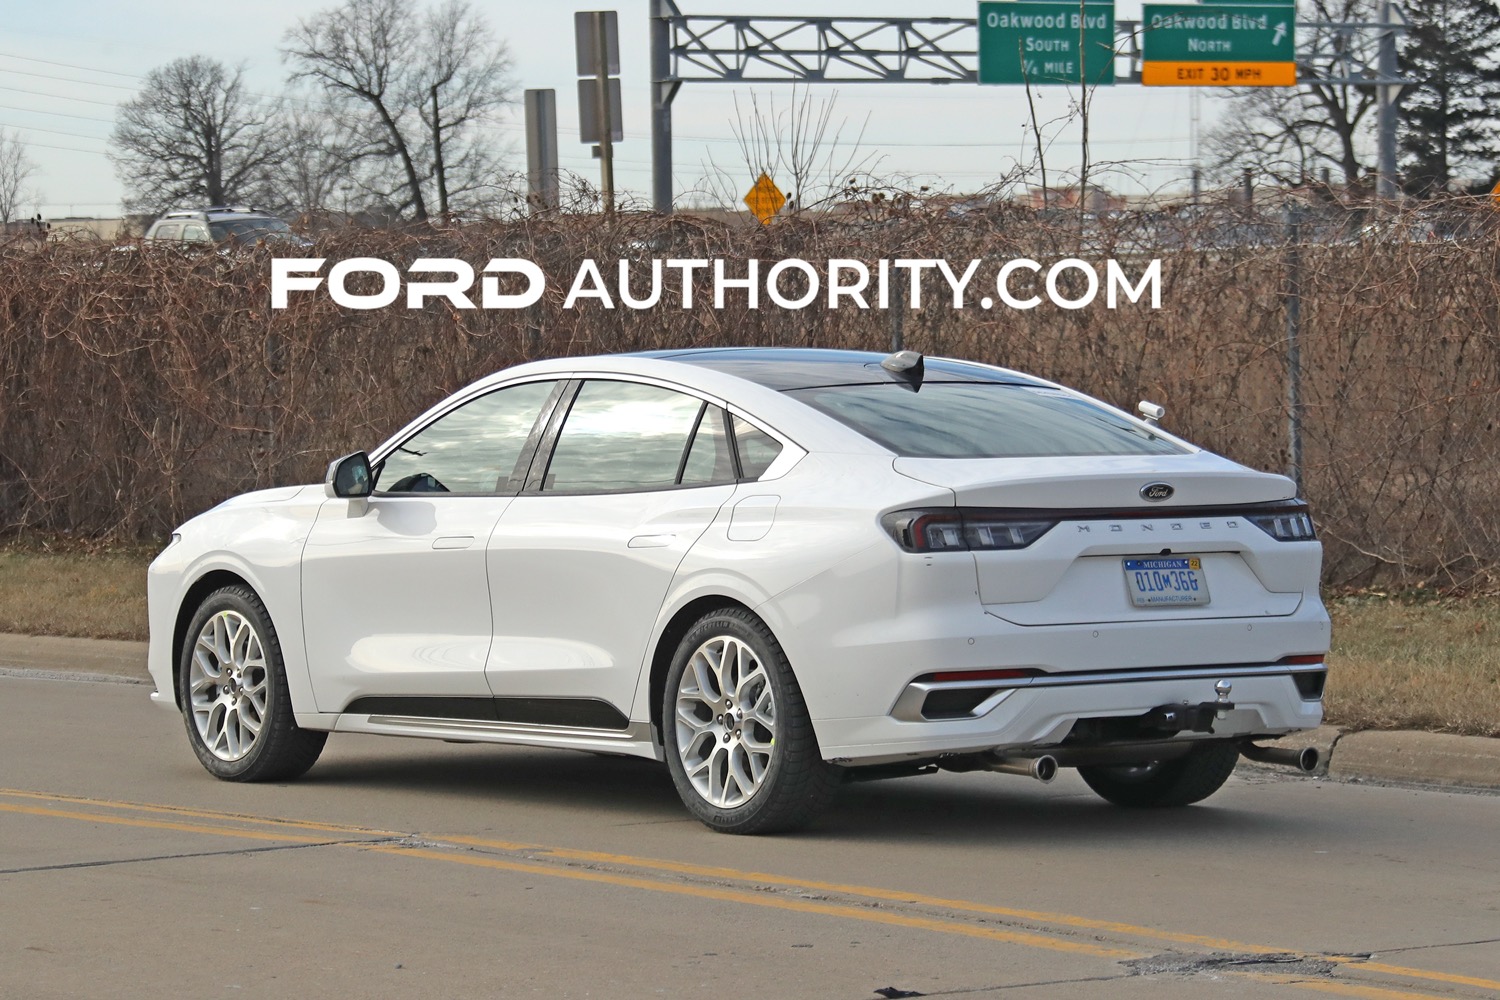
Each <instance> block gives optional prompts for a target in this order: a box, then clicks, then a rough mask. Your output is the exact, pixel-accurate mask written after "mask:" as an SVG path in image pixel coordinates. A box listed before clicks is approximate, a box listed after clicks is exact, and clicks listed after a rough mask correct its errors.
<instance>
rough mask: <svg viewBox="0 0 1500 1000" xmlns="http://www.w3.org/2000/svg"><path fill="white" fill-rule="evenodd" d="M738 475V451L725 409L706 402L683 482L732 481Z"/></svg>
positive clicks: (701, 484)
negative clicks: (726, 425) (731, 439)
mask: <svg viewBox="0 0 1500 1000" xmlns="http://www.w3.org/2000/svg"><path fill="white" fill-rule="evenodd" d="M734 479H735V475H734V451H733V449H732V448H731V447H730V445H729V435H728V433H727V432H726V431H725V430H724V411H723V410H721V409H719V408H718V407H717V406H712V405H710V406H706V407H704V409H703V416H702V418H701V419H699V421H698V429H697V430H696V431H694V432H693V443H692V446H691V447H690V448H688V454H687V462H686V463H685V464H684V465H683V467H682V485H684V486H712V485H716V484H718V483H732V482H734Z"/></svg>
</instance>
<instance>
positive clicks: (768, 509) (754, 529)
mask: <svg viewBox="0 0 1500 1000" xmlns="http://www.w3.org/2000/svg"><path fill="white" fill-rule="evenodd" d="M780 501H781V497H779V496H771V495H765V494H763V495H760V496H753V497H746V498H745V499H743V500H737V501H735V504H734V512H733V513H732V514H731V515H730V518H729V540H730V541H731V542H758V541H760V540H761V539H762V538H765V537H766V536H767V535H769V534H770V533H771V525H773V524H775V523H776V505H777V504H778V503H779V502H780Z"/></svg>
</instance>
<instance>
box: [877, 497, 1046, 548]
mask: <svg viewBox="0 0 1500 1000" xmlns="http://www.w3.org/2000/svg"><path fill="white" fill-rule="evenodd" d="M881 523H882V524H884V525H885V530H886V531H888V532H890V535H891V537H892V538H894V539H895V540H896V544H898V545H900V546H901V547H902V548H903V549H905V550H906V551H908V552H965V551H973V550H985V549H1024V548H1026V546H1028V545H1030V544H1031V543H1032V542H1034V541H1036V540H1037V539H1038V538H1041V537H1042V536H1043V535H1045V534H1046V533H1047V532H1048V531H1050V530H1051V529H1052V527H1053V526H1054V525H1056V524H1057V522H1056V521H1038V520H1036V519H1035V518H1011V517H1006V516H1004V515H1003V514H1000V513H998V512H996V511H990V510H965V509H963V508H958V507H944V508H938V509H936V510H898V511H895V512H894V513H890V514H887V515H886V516H885V517H884V518H882V519H881Z"/></svg>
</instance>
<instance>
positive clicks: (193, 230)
mask: <svg viewBox="0 0 1500 1000" xmlns="http://www.w3.org/2000/svg"><path fill="white" fill-rule="evenodd" d="M182 241H183V242H184V243H207V242H208V230H207V229H204V228H203V227H202V226H198V225H193V224H192V223H189V224H188V225H186V226H183V228H182Z"/></svg>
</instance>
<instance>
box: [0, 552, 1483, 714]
mask: <svg viewBox="0 0 1500 1000" xmlns="http://www.w3.org/2000/svg"><path fill="white" fill-rule="evenodd" d="M153 555H154V550H147V549H141V548H87V547H82V546H78V545H72V546H69V545H62V546H58V545H56V544H47V545H37V544H30V545H24V544H16V545H11V546H8V547H4V548H0V632H19V633H23V634H28V635H69V636H81V637H85V638H96V639H141V640H144V639H145V638H146V564H147V563H149V562H150V561H151V559H152V557H153ZM1328 610H1329V613H1330V614H1331V615H1332V617H1333V651H1332V653H1330V655H1329V658H1328V666H1329V672H1328V690H1327V692H1326V693H1325V698H1324V706H1325V709H1326V713H1327V717H1328V722H1329V723H1331V724H1333V725H1337V726H1342V727H1346V728H1350V729H1425V730H1429V731H1432V732H1442V733H1462V734H1466V735H1477V736H1500V596H1494V595H1491V596H1476V597H1463V598H1453V597H1440V596H1437V595H1433V594H1429V593H1421V592H1418V593H1412V594H1406V595H1400V596H1395V597H1392V596H1386V595H1377V594H1358V595H1352V596H1345V597H1336V598H1331V599H1330V600H1329V601H1328Z"/></svg>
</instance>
